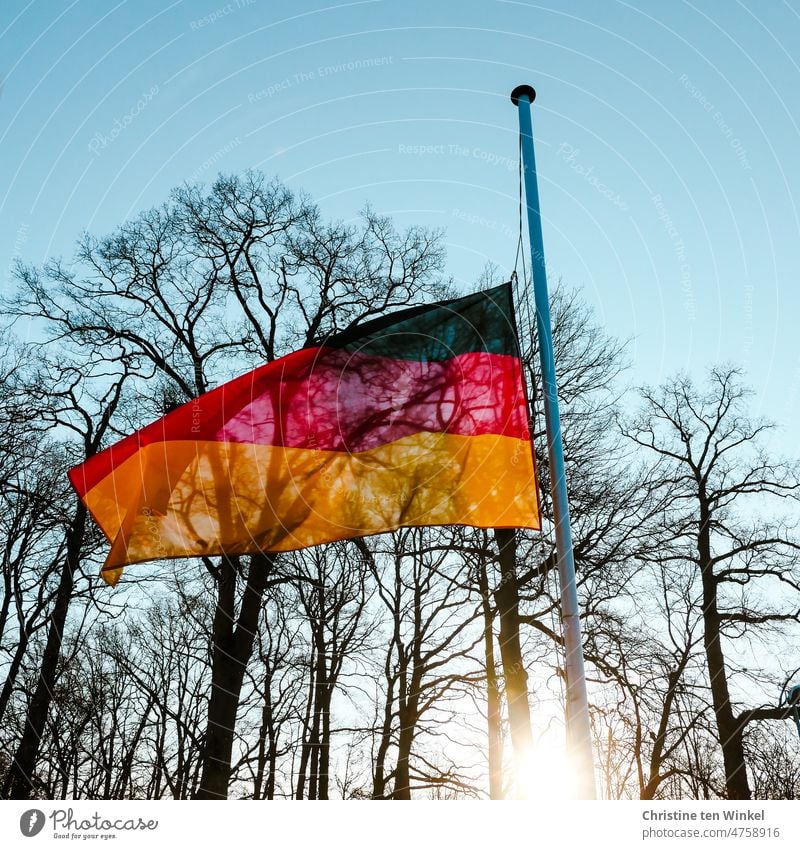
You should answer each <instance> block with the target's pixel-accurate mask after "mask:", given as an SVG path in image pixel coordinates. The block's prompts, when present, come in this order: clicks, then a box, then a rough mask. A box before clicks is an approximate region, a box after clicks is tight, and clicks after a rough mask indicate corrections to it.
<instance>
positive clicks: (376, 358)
mask: <svg viewBox="0 0 800 849" xmlns="http://www.w3.org/2000/svg"><path fill="white" fill-rule="evenodd" d="M69 477H70V481H71V482H72V485H73V486H74V488H75V489H76V491H77V493H78V495H79V496H80V497H81V498H82V499H83V501H84V503H85V504H86V506H87V508H88V509H89V511H90V512H91V514H92V516H93V517H94V519H95V521H96V522H97V524H98V525H99V526H100V528H101V529H102V530H103V532H104V534H105V535H106V537H107V538H108V540H109V542H110V543H111V550H110V552H109V554H108V558H107V560H106V563H105V565H104V566H103V576H104V577H105V578H106V580H107V581H108V582H109V583H112V584H113V583H116V581H117V580H118V578H119V575H120V569H121V567H122V566H125V565H129V564H131V563H138V562H143V561H146V560H155V559H161V558H170V557H191V556H199V555H212V554H228V555H235V554H245V553H248V552H253V551H259V550H260V551H290V550H293V549H299V548H305V547H307V546H310V545H317V544H320V543H326V542H332V541H334V540H342V539H348V538H351V537H356V536H365V535H368V534H375V533H381V532H385V531H392V530H395V529H397V528H400V527H408V526H430V525H470V526H475V527H483V528H489V527H525V528H539V527H540V519H539V505H538V499H537V487H536V481H535V470H534V463H533V452H532V449H531V442H530V435H529V431H528V411H527V402H526V397H525V388H524V383H523V378H522V368H521V363H520V357H519V348H518V343H517V336H516V329H515V321H514V313H513V304H512V297H511V285H510V284H504V285H502V286H498V287H495V288H493V289H490V290H488V291H485V292H479V293H476V294H473V295H468V296H466V297H462V298H458V299H455V300H451V301H446V302H442V303H438V304H430V305H426V306H421V307H415V308H411V309H406V310H401V311H398V312H394V313H390V314H388V315H386V316H384V317H381V318H379V319H376V320H374V321H371V322H368V323H365V324H363V325H361V326H356V327H355V328H353V329H352V330H349V331H346V332H344V333H340V334H338V335H335V336H330V337H328V338H327V339H326V340H325V341H324V342H323V343H322V344H320V345H317V346H314V347H309V348H303V349H301V350H299V351H296V352H294V353H292V354H289V355H287V356H285V357H282V358H281V359H278V360H275V361H274V362H271V363H268V364H266V365H264V366H261V367H259V368H257V369H255V370H254V371H252V372H249V373H248V374H245V375H242V376H241V377H238V378H236V379H235V380H232V381H230V382H229V383H226V384H224V385H222V386H219V387H218V388H216V389H213V390H211V391H210V392H207V393H206V394H204V395H201V396H200V397H198V398H196V399H194V400H192V401H189V402H188V403H186V404H184V405H182V406H181V407H179V408H177V409H175V410H173V411H172V412H170V413H168V414H167V415H166V416H164V417H163V418H161V419H159V420H158V421H155V422H153V423H152V424H150V425H147V426H146V427H144V428H142V429H141V430H139V431H137V432H136V433H133V434H131V435H130V436H128V437H126V438H125V439H123V440H121V441H120V442H118V443H116V444H115V445H112V446H111V447H109V448H107V449H106V450H104V451H102V452H100V453H99V454H97V455H95V456H94V457H91V458H90V459H89V460H87V461H86V462H85V463H83V464H82V465H80V466H77V467H76V468H74V469H72V470H71V471H70V473H69Z"/></svg>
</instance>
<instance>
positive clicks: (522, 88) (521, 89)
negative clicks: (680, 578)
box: [511, 85, 536, 106]
mask: <svg viewBox="0 0 800 849" xmlns="http://www.w3.org/2000/svg"><path fill="white" fill-rule="evenodd" d="M523 94H524V95H525V96H526V97H527V98H528V100H530V102H531V103H533V101H534V100H536V89H535V88H534V87H533V86H532V85H518V86H517V87H516V88H515V89H514V91H512V92H511V102H512V103H513V104H514V106H519V99H520V96H521V95H523Z"/></svg>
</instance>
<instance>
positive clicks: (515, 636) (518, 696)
mask: <svg viewBox="0 0 800 849" xmlns="http://www.w3.org/2000/svg"><path fill="white" fill-rule="evenodd" d="M494 535H495V539H496V540H497V545H498V547H499V549H500V573H501V579H500V586H499V587H498V588H497V590H495V594H494V597H495V601H496V602H497V612H498V613H499V615H500V658H501V660H502V663H503V678H504V680H505V690H506V702H507V704H508V722H509V726H510V728H511V745H512V748H513V750H514V761H515V763H516V768H517V776H518V778H519V777H520V775H521V774H522V770H523V769H524V764H525V760H526V759H527V757H528V756H529V754H530V751H531V747H532V744H533V740H532V737H531V713H530V707H529V706H528V673H527V672H526V671H525V666H524V664H523V662H522V645H521V642H520V636H519V587H518V586H517V565H516V553H517V544H516V539H515V537H514V531H513V530H509V529H506V528H496V529H495V532H494Z"/></svg>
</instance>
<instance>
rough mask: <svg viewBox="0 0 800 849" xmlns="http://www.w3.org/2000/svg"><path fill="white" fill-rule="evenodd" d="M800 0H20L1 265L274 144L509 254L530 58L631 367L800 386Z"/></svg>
mask: <svg viewBox="0 0 800 849" xmlns="http://www.w3.org/2000/svg"><path fill="white" fill-rule="evenodd" d="M798 42H800V2H797V0H793V2H778V0H772V2H769V3H756V2H754V0H751V1H750V2H748V3H740V2H727V3H720V2H699V3H689V2H674V3H661V2H650V0H635V1H634V2H630V3H628V2H619V1H618V0H608V2H604V3H596V2H581V0H566V2H552V0H551V2H546V3H542V4H534V3H528V2H510V1H509V0H480V2H479V1H478V0H467V2H459V3H456V2H441V0H440V2H437V0H428V2H418V0H410V1H409V2H402V3H400V2H390V0H366V2H355V3H342V4H334V3H326V2H324V0H316V2H284V0H278V2H268V0H232V2H230V3H224V2H220V0H192V2H190V0H178V1H177V2H173V3H169V2H164V0H159V2H153V0H138V2H134V0H127V2H114V0H108V2H100V0H92V1H91V2H90V1H89V0H75V2H70V0H65V2H46V0H35V1H34V2H25V0H4V2H3V3H2V6H0V79H1V81H2V90H1V91H0V115H2V119H1V120H0V154H2V161H3V166H4V167H3V169H2V171H0V234H2V237H1V238H0V269H2V271H3V281H2V286H3V287H4V288H7V287H8V286H9V285H10V273H9V269H10V265H11V261H12V258H13V256H14V255H19V256H21V257H22V258H23V259H25V260H27V261H30V262H41V261H42V260H43V259H45V258H46V257H48V256H52V255H59V254H60V255H69V254H70V253H71V251H72V247H73V244H74V240H75V237H76V236H77V235H78V234H79V232H80V231H81V230H82V229H83V228H86V229H89V230H90V231H92V232H94V233H97V234H102V233H105V232H107V231H109V230H111V229H112V228H113V227H114V226H115V225H117V224H118V223H120V222H121V221H123V220H124V219H126V218H128V217H131V216H133V215H135V214H136V213H137V212H138V211H140V210H142V209H145V208H147V207H149V206H152V205H154V204H158V203H160V202H161V201H163V200H164V199H165V197H166V195H167V194H168V192H169V190H170V189H171V188H172V187H173V186H175V185H176V184H179V183H181V182H183V181H185V180H189V181H195V180H201V181H205V182H209V181H211V180H212V179H213V178H214V176H215V174H216V173H217V171H219V170H224V171H226V172H236V171H241V170H243V169H245V168H247V167H256V168H261V169H263V170H264V171H265V172H267V173H270V174H276V175H278V176H279V177H281V178H282V179H283V180H285V181H286V182H287V183H288V184H289V185H290V186H292V187H295V188H297V189H305V190H307V191H308V192H309V193H310V194H311V195H312V196H313V197H314V198H315V199H316V200H317V201H318V202H319V203H320V204H321V206H322V208H323V209H324V211H325V212H326V213H327V214H329V215H330V216H332V217H336V218H343V219H349V218H352V217H353V216H355V215H357V213H358V211H359V210H360V209H361V208H362V207H363V205H364V204H365V203H367V202H369V203H370V204H371V205H372V206H373V207H374V208H375V209H377V210H378V211H383V212H387V213H391V214H392V215H393V216H394V217H395V219H396V220H397V222H398V223H399V224H400V225H410V224H425V225H430V226H434V227H444V228H446V231H447V244H448V269H449V271H450V272H451V273H452V274H453V275H454V276H455V278H456V280H457V281H459V282H460V283H462V284H463V285H464V286H465V287H466V286H468V285H470V284H472V283H473V282H474V281H475V280H476V278H477V277H478V275H479V274H480V271H481V269H482V268H483V266H484V264H485V262H486V261H492V262H494V263H496V264H497V265H499V266H500V267H501V268H503V269H504V270H506V271H507V270H508V269H509V268H510V267H511V266H513V262H514V255H515V244H516V239H517V228H518V219H517V191H518V184H517V144H518V141H517V115H516V110H515V109H514V107H513V106H512V105H511V103H510V101H509V98H508V95H509V93H510V91H511V89H512V88H513V87H514V86H515V85H517V84H518V83H522V82H527V83H531V84H533V85H534V86H535V87H536V89H537V91H538V95H539V96H538V98H537V101H536V103H535V105H534V113H533V114H534V127H535V135H536V145H537V161H538V166H539V171H540V192H541V198H542V214H543V221H544V236H545V247H546V253H547V260H548V266H549V269H550V274H551V277H553V278H555V277H558V276H560V277H562V278H563V279H564V281H565V282H566V283H568V284H569V285H571V286H577V287H580V288H582V289H583V291H584V293H585V296H586V299H587V300H588V301H589V302H590V303H591V304H592V305H593V307H594V308H595V310H596V312H597V315H598V317H599V319H600V320H601V321H602V322H603V323H604V324H605V325H606V326H607V328H608V330H609V332H611V333H613V334H615V335H618V336H622V337H628V336H632V337H633V338H634V343H633V347H632V349H631V353H632V358H633V369H632V373H631V379H632V380H633V381H635V382H641V381H648V382H651V383H656V382H658V381H660V380H662V379H664V378H665V377H666V376H667V375H669V374H671V373H673V372H675V371H676V370H677V369H689V370H691V371H692V372H695V373H698V374H699V373H700V372H701V371H702V369H703V368H704V367H705V366H706V365H709V364H711V363H715V362H720V361H735V362H737V363H740V364H741V365H743V366H744V367H745V368H746V369H747V371H748V379H749V381H750V383H751V384H752V386H753V387H754V389H755V390H756V393H757V394H756V400H755V404H756V409H757V410H759V411H761V412H764V413H766V414H767V415H769V416H770V417H772V418H773V419H775V420H777V421H778V422H779V423H780V424H781V425H782V426H783V434H784V438H785V439H786V446H787V448H790V449H793V447H794V441H793V439H792V432H793V422H794V420H795V419H796V417H797V415H798V413H800V345H798V330H797V320H798V316H799V315H800V293H799V292H798V286H797V284H796V278H797V269H798V267H800V239H798V233H799V231H800V211H798V206H797V201H796V200H795V197H796V196H797V195H798V192H797V188H798V185H797V184H798V179H799V178H798V173H800V169H798V168H797V166H796V158H797V150H798V142H799V141H800V139H799V138H798V136H800V126H799V125H798V122H800V85H799V84H798V83H800V66H798V62H799V61H800V58H794V56H793V54H794V55H795V56H796V50H795V47H794V46H795V45H796V44H797V43H798Z"/></svg>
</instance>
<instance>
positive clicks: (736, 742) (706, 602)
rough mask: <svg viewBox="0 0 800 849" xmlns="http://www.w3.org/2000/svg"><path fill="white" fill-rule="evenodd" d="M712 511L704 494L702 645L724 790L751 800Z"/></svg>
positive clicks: (700, 541)
mask: <svg viewBox="0 0 800 849" xmlns="http://www.w3.org/2000/svg"><path fill="white" fill-rule="evenodd" d="M709 518H710V513H709V508H708V504H707V503H706V501H705V496H704V493H702V491H701V495H700V531H699V535H698V541H697V542H698V552H699V555H700V570H701V575H702V580H703V643H704V645H705V650H706V661H707V663H708V675H709V678H710V681H711V698H712V702H713V705H714V714H715V716H716V719H717V732H718V734H719V743H720V746H721V748H722V760H723V762H724V764H725V790H726V792H727V797H728V798H729V799H750V798H751V794H750V785H749V784H748V781H747V769H746V766H745V759H744V746H743V743H742V726H741V725H740V724H739V723H738V722H737V721H736V718H735V717H734V715H733V708H732V707H731V700H730V691H729V690H728V677H727V672H726V669H725V657H724V655H723V652H722V642H721V640H720V618H719V612H718V610H717V579H716V577H715V575H714V569H713V563H712V562H711V531H710V527H709Z"/></svg>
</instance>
